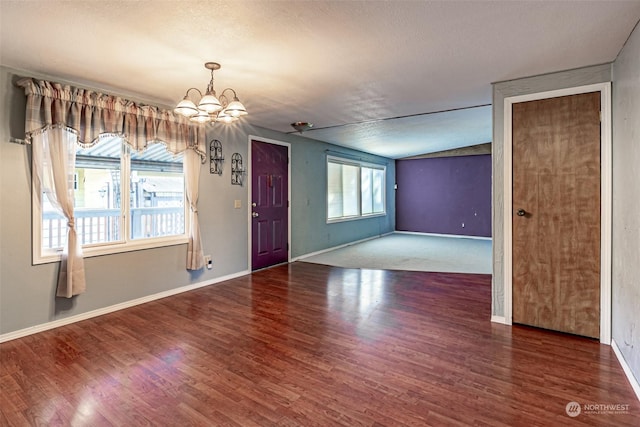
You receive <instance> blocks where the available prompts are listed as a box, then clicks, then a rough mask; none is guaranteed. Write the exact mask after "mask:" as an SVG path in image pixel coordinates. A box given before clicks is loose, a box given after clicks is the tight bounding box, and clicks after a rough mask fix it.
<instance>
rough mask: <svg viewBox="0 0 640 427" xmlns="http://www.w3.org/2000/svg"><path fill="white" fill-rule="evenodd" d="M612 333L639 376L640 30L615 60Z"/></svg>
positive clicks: (637, 30) (636, 375)
mask: <svg viewBox="0 0 640 427" xmlns="http://www.w3.org/2000/svg"><path fill="white" fill-rule="evenodd" d="M612 98H613V218H612V221H613V235H612V238H613V247H612V258H613V265H612V289H611V291H612V295H611V297H612V319H611V320H612V336H613V339H614V340H615V342H616V344H617V345H618V347H619V348H620V351H621V352H622V355H623V356H624V359H625V360H626V362H627V364H628V365H629V367H630V368H631V370H632V371H633V374H634V376H635V377H636V379H638V380H640V314H639V313H640V263H638V260H640V173H638V165H640V28H636V29H635V31H634V32H633V33H632V35H631V37H630V39H629V40H628V41H627V44H626V45H625V47H624V49H623V50H622V52H621V53H620V55H619V56H618V58H617V59H616V61H615V62H614V64H613V95H612Z"/></svg>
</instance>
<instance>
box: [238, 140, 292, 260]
mask: <svg viewBox="0 0 640 427" xmlns="http://www.w3.org/2000/svg"><path fill="white" fill-rule="evenodd" d="M251 141H258V142H264V143H267V144H274V145H282V146H285V147H287V159H288V161H287V262H291V144H290V143H288V142H283V141H276V140H275V139H269V138H263V137H261V136H255V135H249V144H248V147H249V149H248V150H247V152H248V154H247V229H248V232H247V235H248V236H249V242H248V245H247V246H248V248H247V253H248V257H247V270H249V271H253V270H252V268H251V256H252V253H251V248H252V246H251V244H252V242H253V236H252V234H253V230H252V227H251V226H252V225H253V218H252V216H251V211H252V206H251V203H253V200H252V199H251V196H252V191H253V188H252V179H251V178H252V173H253V171H252V167H251V161H252V157H251Z"/></svg>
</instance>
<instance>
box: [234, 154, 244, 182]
mask: <svg viewBox="0 0 640 427" xmlns="http://www.w3.org/2000/svg"><path fill="white" fill-rule="evenodd" d="M244 172H245V170H244V166H243V165H242V156H241V155H240V153H233V154H232V155H231V184H233V185H242V183H243V178H244Z"/></svg>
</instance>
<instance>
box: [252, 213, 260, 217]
mask: <svg viewBox="0 0 640 427" xmlns="http://www.w3.org/2000/svg"><path fill="white" fill-rule="evenodd" d="M251 216H252V217H254V218H257V217H259V216H260V215H259V214H258V212H251Z"/></svg>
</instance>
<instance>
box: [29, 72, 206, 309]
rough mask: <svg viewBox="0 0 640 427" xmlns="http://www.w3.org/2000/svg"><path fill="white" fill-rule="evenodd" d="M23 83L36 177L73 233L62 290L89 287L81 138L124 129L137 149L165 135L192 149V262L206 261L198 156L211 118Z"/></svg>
mask: <svg viewBox="0 0 640 427" xmlns="http://www.w3.org/2000/svg"><path fill="white" fill-rule="evenodd" d="M17 84H18V86H20V87H22V88H24V91H25V94H26V96H27V108H26V118H25V135H26V141H27V142H28V143H31V144H33V153H34V174H33V179H34V183H36V185H37V187H36V188H40V189H41V191H43V192H44V193H45V194H46V195H47V198H48V199H49V200H50V201H51V202H52V204H53V205H54V206H58V208H59V209H60V210H61V211H62V213H63V214H64V216H65V217H66V218H67V226H68V227H67V228H68V230H67V235H68V239H67V244H66V245H65V247H64V249H63V254H62V263H61V266H60V274H59V277H58V288H57V292H56V295H57V296H61V297H67V298H70V297H72V296H74V295H78V294H80V293H82V292H84V290H85V274H84V263H83V259H82V248H81V246H80V245H79V244H78V242H77V237H76V230H75V219H74V212H73V207H74V190H73V185H72V184H73V174H74V170H75V149H74V145H75V144H79V145H82V146H89V145H93V144H95V143H98V142H99V138H100V137H101V136H103V135H118V136H121V137H122V138H123V139H124V140H125V141H126V143H127V144H129V145H130V146H131V148H132V149H134V150H135V151H143V150H144V149H145V148H146V147H147V146H148V145H149V144H152V143H158V142H160V143H163V144H164V145H165V146H166V148H167V150H168V151H170V152H172V153H174V154H177V153H181V152H186V153H185V154H188V155H185V160H187V159H188V161H185V168H184V173H185V178H186V181H187V183H188V185H187V201H188V202H189V207H190V211H191V222H190V227H191V228H190V230H188V236H189V245H188V251H187V269H190V270H191V269H200V268H202V267H203V265H204V258H203V255H202V253H203V251H202V243H201V239H200V228H199V225H198V215H197V212H198V209H197V200H198V189H197V186H198V177H199V173H200V167H199V166H200V162H199V161H198V160H199V159H201V158H203V157H204V156H205V155H206V134H205V128H204V126H203V125H193V124H191V123H190V122H189V121H188V120H187V119H186V118H184V117H182V116H178V115H174V114H173V112H171V111H167V110H162V109H160V108H157V107H153V106H148V105H141V104H137V103H135V102H133V101H129V100H126V99H123V98H120V97H117V96H112V95H105V94H101V93H98V92H94V91H91V90H87V89H81V88H76V87H72V86H68V85H62V84H60V83H53V82H48V81H44V80H36V79H32V78H23V79H20V80H19V81H18V82H17ZM196 153H197V154H196ZM44 165H47V167H45V166H44Z"/></svg>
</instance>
